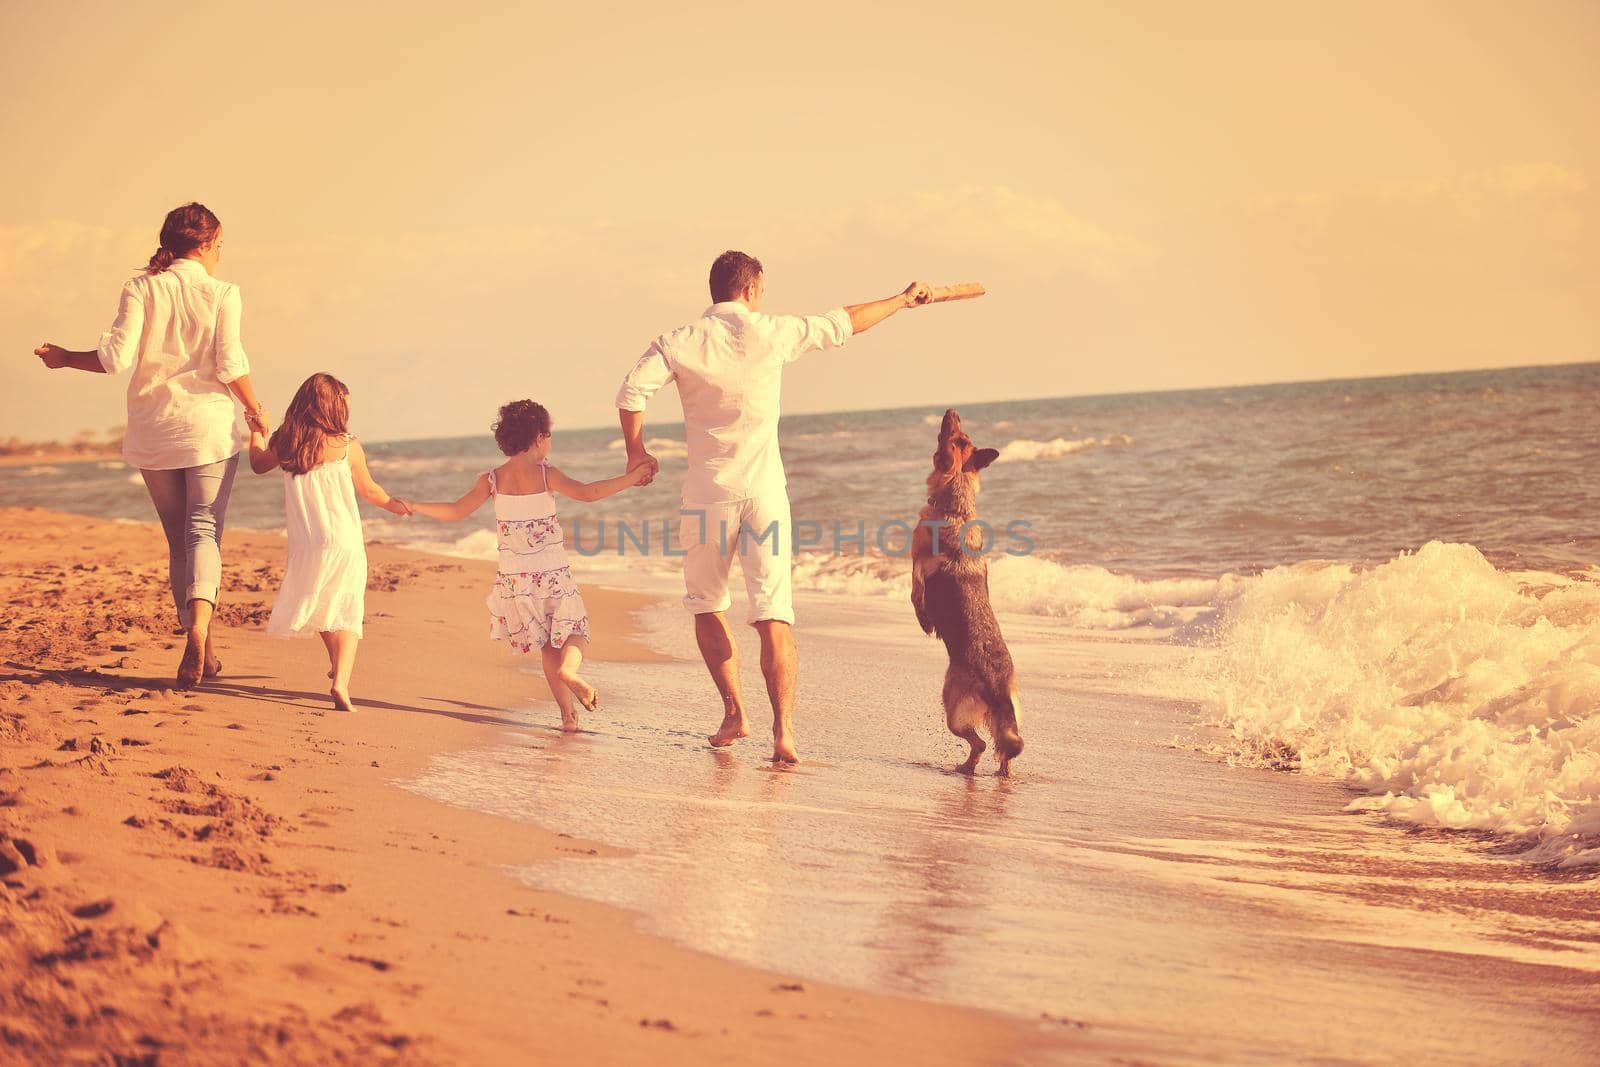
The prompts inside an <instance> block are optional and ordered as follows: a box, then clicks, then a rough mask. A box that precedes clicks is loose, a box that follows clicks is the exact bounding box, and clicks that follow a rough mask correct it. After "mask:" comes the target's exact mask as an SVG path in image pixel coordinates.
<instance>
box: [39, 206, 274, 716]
mask: <svg viewBox="0 0 1600 1067" xmlns="http://www.w3.org/2000/svg"><path fill="white" fill-rule="evenodd" d="M221 248H222V224H221V223H220V222H218V221H217V217H216V216H215V215H213V214H212V213H211V212H210V211H209V210H207V209H206V208H205V206H204V205H201V204H185V205H183V206H182V207H179V208H174V209H173V210H172V211H169V212H168V213H167V217H166V221H165V222H163V223H162V226H161V245H160V247H159V248H157V249H156V252H155V254H154V255H152V256H151V257H150V264H149V266H147V267H146V268H145V269H144V270H142V271H140V272H139V273H138V274H137V275H135V276H134V277H133V278H131V279H129V281H128V282H127V283H126V284H125V285H123V287H122V300H121V303H120V304H119V305H118V307H117V318H116V321H114V322H113V323H112V324H111V329H109V330H107V331H106V332H105V333H104V334H102V335H101V337H100V344H99V345H98V346H97V347H96V348H95V349H92V350H90V351H87V352H71V351H68V350H67V349H64V348H62V347H60V346H59V345H53V344H44V345H40V346H39V347H38V348H36V349H34V354H35V355H37V356H39V358H40V359H41V360H43V362H44V365H45V366H46V367H49V368H51V369H52V370H56V369H60V368H63V367H65V368H72V369H75V370H81V371H88V372H90V373H94V374H119V373H121V372H123V371H127V370H131V371H132V372H133V373H132V376H131V378H130V380H129V382H128V428H127V433H126V435H125V436H124V438H123V444H122V454H123V457H124V458H125V459H126V460H127V461H128V463H129V464H130V465H131V466H134V467H137V468H139V473H140V474H141V475H143V476H144V484H145V487H146V488H147V489H148V490H149V491H150V499H151V501H152V502H153V503H154V504H155V508H156V514H157V515H158V516H159V517H160V519H161V527H162V529H163V530H164V531H165V532H166V535H167V549H168V565H169V567H170V570H171V576H172V599H173V603H174V604H176V605H177V608H178V619H179V622H180V624H181V625H182V626H183V628H184V629H185V630H186V631H187V632H188V636H189V640H188V643H187V646H186V647H185V649H184V653H183V662H182V663H181V664H180V665H179V667H178V685H179V686H180V687H181V688H184V689H187V688H190V687H192V686H194V685H195V684H197V683H198V682H199V681H200V679H201V677H203V676H204V677H212V676H214V675H216V674H217V673H219V672H220V669H221V664H220V663H219V662H218V660H217V657H216V655H215V653H214V652H213V651H212V647H211V617H212V613H213V611H214V610H215V608H216V603H217V593H218V590H219V588H220V586H221V582H222V526H223V519H224V517H225V516H226V514H227V510H228V494H229V492H230V491H231V489H232V487H233V475H234V471H235V469H236V468H237V466H238V463H239V440H238V435H237V433H236V427H235V422H236V419H237V415H236V409H235V407H234V398H235V397H237V398H238V399H239V402H240V403H242V404H243V405H244V411H245V421H246V422H247V423H249V424H250V425H251V426H252V427H259V428H260V429H261V430H262V432H266V429H267V425H266V416H265V414H264V412H263V410H262V408H261V404H260V403H259V402H258V401H257V400H256V395H255V391H254V390H253V389H252V388H251V386H250V363H249V361H248V360H247V359H246V357H245V353H244V348H243V346H242V345H241V344H240V343H239V288H238V286H235V285H230V284H229V283H227V282H224V281H220V280H218V279H217V278H215V277H213V272H214V271H215V269H216V266H217V260H218V259H219V258H220V257H221Z"/></svg>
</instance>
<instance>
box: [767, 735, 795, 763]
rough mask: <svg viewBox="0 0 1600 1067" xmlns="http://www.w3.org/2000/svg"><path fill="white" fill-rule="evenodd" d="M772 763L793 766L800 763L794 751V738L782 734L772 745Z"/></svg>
mask: <svg viewBox="0 0 1600 1067" xmlns="http://www.w3.org/2000/svg"><path fill="white" fill-rule="evenodd" d="M772 762H773V763H783V764H788V765H790V766H793V765H794V764H796V763H799V762H800V754H799V753H797V752H796V751H795V750H794V738H793V737H790V736H789V735H788V734H784V735H783V736H782V737H780V738H778V739H777V741H775V742H774V743H773V745H772Z"/></svg>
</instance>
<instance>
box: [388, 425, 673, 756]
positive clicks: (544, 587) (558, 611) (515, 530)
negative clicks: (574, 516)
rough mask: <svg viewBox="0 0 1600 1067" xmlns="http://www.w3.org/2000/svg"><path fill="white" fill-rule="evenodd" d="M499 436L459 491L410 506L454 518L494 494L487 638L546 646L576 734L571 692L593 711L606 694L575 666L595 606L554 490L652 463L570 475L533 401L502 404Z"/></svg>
mask: <svg viewBox="0 0 1600 1067" xmlns="http://www.w3.org/2000/svg"><path fill="white" fill-rule="evenodd" d="M494 439H495V443H496V444H498V445H499V446H500V451H501V452H503V453H505V454H506V456H507V457H508V458H507V459H506V461H505V462H504V463H502V464H501V465H500V466H498V467H496V468H495V469H494V470H491V471H485V472H484V473H483V474H481V475H479V476H478V480H477V481H476V482H474V483H473V485H472V488H471V489H469V490H467V494H466V495H465V496H463V497H462V498H461V499H460V500H457V501H455V502H454V503H445V502H442V501H437V502H432V503H420V504H419V503H411V504H408V505H407V506H409V507H410V508H411V510H412V511H414V512H415V513H416V514H418V515H427V516H428V517H430V518H434V519H441V520H444V521H446V522H454V521H456V520H459V519H464V518H466V517H467V516H468V515H471V514H472V513H473V512H474V511H477V510H478V508H480V507H482V506H483V502H484V501H486V500H488V499H489V498H490V497H491V496H492V497H494V517H495V527H496V530H497V531H498V535H499V540H500V570H499V573H498V574H497V575H496V577H495V583H494V588H493V589H492V590H491V591H490V592H489V597H488V600H487V601H486V605H487V607H488V609H489V637H490V638H491V639H492V640H496V641H507V642H509V643H510V645H511V648H512V650H513V651H516V652H532V651H533V650H534V649H535V648H537V649H538V650H539V654H540V657H541V658H542V659H543V661H544V677H545V681H546V682H547V683H548V684H549V686H550V695H551V696H552V697H554V698H555V701H556V704H557V705H558V706H559V707H560V708H561V728H562V729H563V730H565V731H567V732H569V733H570V732H572V731H574V730H576V729H577V728H578V714H577V711H576V710H575V709H574V707H573V702H574V700H576V701H577V703H579V704H582V705H583V706H584V707H585V708H586V709H588V710H589V711H593V710H595V709H596V708H597V707H599V706H600V694H599V693H598V692H597V691H596V690H595V688H594V686H592V685H590V684H589V683H588V682H586V681H584V679H583V677H582V675H580V674H579V673H578V668H579V667H580V666H581V665H582V663H583V654H584V652H585V651H587V650H588V647H589V615H588V612H587V611H585V609H584V606H583V594H582V593H580V592H579V591H578V586H577V583H576V582H574V581H573V580H572V570H571V568H570V567H569V566H568V563H567V548H566V544H565V541H564V539H563V536H562V533H561V520H560V519H558V518H557V517H556V502H555V494H556V493H560V494H561V495H562V496H568V497H571V498H572V499H574V500H585V501H592V500H603V499H605V498H606V497H608V496H611V495H613V494H615V493H620V492H622V490H624V489H626V488H628V487H629V486H632V485H642V484H644V483H645V482H647V481H649V480H650V474H651V471H650V467H649V465H648V464H644V463H641V464H639V465H638V466H636V467H634V468H633V470H631V471H629V472H628V473H626V474H621V475H618V476H617V477H615V478H607V479H605V480H603V481H598V482H579V481H575V480H573V479H572V478H568V477H567V476H566V475H565V474H562V473H561V471H560V470H559V469H557V468H555V467H552V466H551V465H550V463H549V457H550V413H549V412H548V411H546V410H545V409H544V406H543V405H541V404H535V403H534V402H533V401H531V400H516V401H513V402H512V403H509V404H507V405H505V406H504V407H502V408H501V409H500V418H499V419H498V420H497V421H496V422H495V424H494Z"/></svg>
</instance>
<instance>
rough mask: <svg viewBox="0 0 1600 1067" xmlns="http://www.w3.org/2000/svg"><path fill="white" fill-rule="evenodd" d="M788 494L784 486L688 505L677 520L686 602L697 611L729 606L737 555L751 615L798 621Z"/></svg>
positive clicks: (751, 618)
mask: <svg viewBox="0 0 1600 1067" xmlns="http://www.w3.org/2000/svg"><path fill="white" fill-rule="evenodd" d="M791 536H792V531H791V528H790V525H789V494H788V493H787V492H784V491H782V490H780V491H779V492H776V493H769V494H767V495H765V496H759V497H752V498H751V499H749V500H730V501H726V502H723V503H717V504H684V505H683V514H682V516H681V518H680V519H679V521H678V543H679V544H680V545H681V546H682V547H683V548H684V549H685V554H684V559H683V584H684V588H685V595H684V598H683V606H684V607H686V608H688V609H689V610H690V611H692V612H694V613H695V614H696V615H703V614H705V613H706V612H709V611H727V610H728V605H729V604H730V603H731V600H730V599H729V597H728V568H729V567H731V566H732V565H733V558H734V557H735V556H738V557H739V569H740V570H742V571H743V572H744V588H745V592H746V593H747V594H749V597H750V613H749V617H748V620H747V621H749V622H750V623H751V624H752V625H753V624H755V623H758V622H765V621H767V620H777V621H780V622H786V623H789V624H790V625H791V626H792V625H793V624H794V598H793V596H792V594H791V592H790V587H789V582H790V575H789V568H790V560H791V557H792V549H793V546H791V545H790V544H789V541H790V538H791Z"/></svg>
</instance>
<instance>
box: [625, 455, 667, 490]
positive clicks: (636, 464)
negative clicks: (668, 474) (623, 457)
mask: <svg viewBox="0 0 1600 1067" xmlns="http://www.w3.org/2000/svg"><path fill="white" fill-rule="evenodd" d="M660 471H661V461H660V460H658V459H656V457H654V456H652V455H651V454H650V453H648V452H640V453H639V454H637V455H633V456H629V457H628V473H629V474H631V475H633V476H634V480H633V481H630V482H629V483H628V484H629V485H649V484H650V482H651V480H652V479H654V478H655V476H656V475H657V474H658V473H660Z"/></svg>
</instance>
